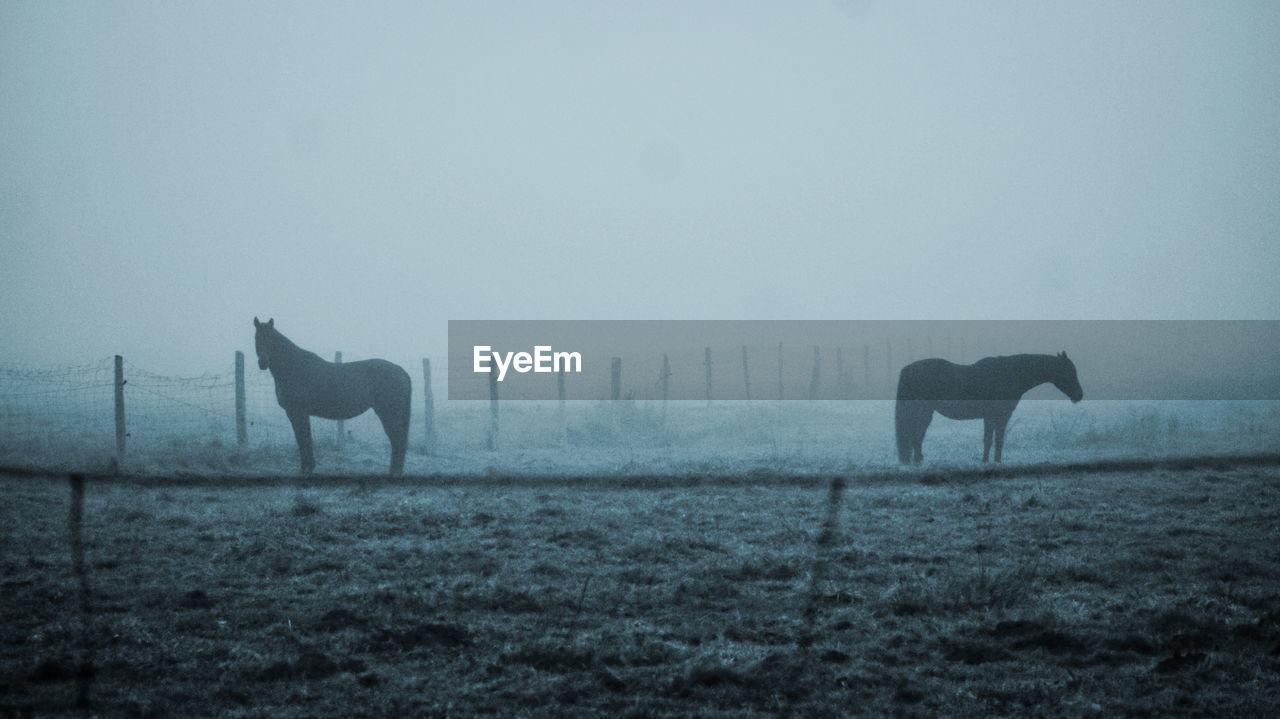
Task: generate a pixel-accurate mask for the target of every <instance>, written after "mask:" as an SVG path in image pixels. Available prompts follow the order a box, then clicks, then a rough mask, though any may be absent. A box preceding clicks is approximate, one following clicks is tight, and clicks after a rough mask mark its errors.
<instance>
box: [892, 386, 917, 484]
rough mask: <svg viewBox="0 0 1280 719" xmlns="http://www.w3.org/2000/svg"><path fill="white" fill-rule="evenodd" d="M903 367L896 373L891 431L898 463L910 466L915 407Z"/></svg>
mask: <svg viewBox="0 0 1280 719" xmlns="http://www.w3.org/2000/svg"><path fill="white" fill-rule="evenodd" d="M908 368H909V367H903V368H902V371H901V372H899V373H898V394H897V400H896V401H895V402H894V406H893V429H894V435H895V438H896V439H897V440H898V461H899V462H901V463H902V464H911V449H912V444H913V438H914V436H915V426H914V425H915V424H916V420H915V416H914V415H915V414H916V412H915V411H914V410H915V407H914V406H912V403H911V400H909V399H908V397H910V396H911V388H910V386H908V379H907V369H908Z"/></svg>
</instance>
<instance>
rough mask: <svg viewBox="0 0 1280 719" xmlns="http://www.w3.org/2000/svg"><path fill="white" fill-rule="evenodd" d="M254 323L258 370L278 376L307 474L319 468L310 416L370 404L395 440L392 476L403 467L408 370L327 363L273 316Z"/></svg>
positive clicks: (351, 411) (375, 363)
mask: <svg viewBox="0 0 1280 719" xmlns="http://www.w3.org/2000/svg"><path fill="white" fill-rule="evenodd" d="M253 326H254V329H255V330H256V332H255V333H254V336H253V344H254V347H255V348H256V349H257V350H258V368H259V369H269V370H271V377H272V378H273V379H275V382H276V401H277V402H279V403H280V406H281V407H283V408H284V411H285V414H287V415H289V422H291V423H292V424H293V434H294V436H295V437H297V439H298V452H299V454H301V456H302V471H303V472H304V473H309V472H311V470H313V469H315V468H316V458H315V453H314V452H313V451H312V448H311V417H312V416H313V415H314V416H316V417H324V418H325V419H351V418H352V417H355V416H357V415H359V414H361V413H362V412H364V411H365V410H367V409H369V408H370V407H372V408H373V411H374V412H375V413H376V414H377V415H378V419H380V420H382V429H384V430H385V431H386V433H387V437H388V438H389V439H390V440H391V474H392V475H399V474H400V473H402V472H403V471H404V453H405V450H406V449H408V447H409V403H410V398H411V396H412V393H411V391H410V382H409V373H408V372H405V371H404V370H403V369H401V368H400V367H399V366H398V365H394V364H392V363H390V362H388V361H386V360H381V359H370V360H361V361H359V362H346V363H343V364H334V363H332V362H326V361H324V360H322V359H320V357H318V356H317V355H316V354H315V353H314V352H308V351H306V350H304V349H302V348H301V347H299V346H298V345H295V344H294V343H292V342H290V341H289V338H288V337H285V336H284V335H282V334H280V332H279V331H278V330H276V328H275V319H269V320H267V321H266V322H259V321H258V318H257V317H254V318H253Z"/></svg>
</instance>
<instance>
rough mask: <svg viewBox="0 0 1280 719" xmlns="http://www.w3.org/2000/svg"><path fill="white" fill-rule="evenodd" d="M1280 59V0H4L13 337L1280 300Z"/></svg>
mask: <svg viewBox="0 0 1280 719" xmlns="http://www.w3.org/2000/svg"><path fill="white" fill-rule="evenodd" d="M1278 67H1280V6H1278V5H1276V4H1275V3H1263V2H1223V3H1170V2H1130V3H1123V4H1116V3H1105V2H1085V3H1038V4H1034V5H1032V4H1027V3H1019V2H1007V3H982V4H981V5H980V6H979V7H977V8H974V7H972V6H958V5H956V4H953V3H878V2H871V1H861V2H860V1H856V0H848V1H845V2H829V1H828V2H812V3H790V4H780V3H705V4H697V5H695V6H689V5H688V4H686V3H667V2H659V3H639V4H623V5H618V4H604V5H601V4H594V3H577V2H564V3H537V4H513V3H403V4H401V3H379V4H375V5H365V4H357V3H270V4H263V3H241V2H232V3H194V4H192V3H169V2H154V3H149V2H128V3H123V2H106V3H71V2H66V3H61V2H58V3H54V2H51V3H45V2H41V3H36V2H8V3H3V4H0V167H3V168H4V170H3V173H0V243H2V244H0V248H2V256H3V258H4V259H3V262H0V298H2V299H0V302H2V303H3V309H4V311H3V312H0V335H2V336H3V337H4V342H3V343H0V362H9V363H13V362H21V363H34V364H76V363H81V362H90V361H96V360H98V359H100V358H102V357H104V356H109V355H111V354H117V353H119V354H125V355H126V356H128V357H129V359H130V361H131V362H133V363H135V364H136V365H138V366H142V367H146V368H148V369H152V370H155V371H160V372H175V373H183V372H196V373H198V372H201V371H204V370H221V369H223V368H224V366H225V365H227V364H228V363H229V358H230V355H231V352H232V351H233V350H235V349H243V350H248V351H251V350H252V331H253V327H252V318H253V317H254V316H260V317H262V318H263V319H264V320H265V319H266V318H267V317H274V318H275V319H276V322H277V325H278V326H279V327H280V328H281V330H282V331H284V332H285V333H286V334H287V335H289V336H290V338H292V339H293V340H294V341H296V342H297V343H298V344H300V345H302V346H303V347H306V348H308V349H312V350H315V351H317V352H319V353H321V354H327V353H330V352H332V351H334V350H342V351H343V352H344V355H346V357H347V358H349V359H354V358H359V357H369V356H385V357H389V358H392V359H394V360H397V361H401V362H406V361H410V360H411V359H412V358H417V357H424V356H429V357H443V356H444V354H445V350H446V348H445V343H446V326H447V325H446V323H447V321H448V320H450V319H1277V318H1280V315H1278V314H1277V308H1280V284H1278V283H1276V282H1275V277H1276V276H1277V275H1280V249H1277V244H1276V242H1275V240H1276V228H1277V225H1278V224H1280V223H1278V220H1280V216H1278V215H1280V205H1277V203H1276V201H1275V198H1277V197H1280V144H1278V143H1277V142H1276V141H1275V139H1276V138H1277V137H1280V74H1278V73H1277V72H1276V69H1277V68H1278ZM1057 349H1067V350H1070V349H1071V348H1070V347H1052V348H1047V349H1046V348H1031V351H1056V350H1057ZM410 369H411V370H412V368H410Z"/></svg>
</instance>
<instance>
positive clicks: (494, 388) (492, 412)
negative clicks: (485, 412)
mask: <svg viewBox="0 0 1280 719" xmlns="http://www.w3.org/2000/svg"><path fill="white" fill-rule="evenodd" d="M487 446H488V449H489V451H490V452H492V451H494V450H496V449H497V448H498V368H497V367H493V366H491V367H489V440H488V442H487Z"/></svg>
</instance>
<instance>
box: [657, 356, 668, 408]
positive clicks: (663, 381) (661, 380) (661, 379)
mask: <svg viewBox="0 0 1280 719" xmlns="http://www.w3.org/2000/svg"><path fill="white" fill-rule="evenodd" d="M658 384H660V385H662V426H663V427H666V426H667V396H668V395H669V394H670V392H671V361H670V360H669V359H667V353H666V352H663V353H662V374H660V375H658Z"/></svg>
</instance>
